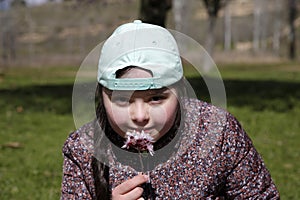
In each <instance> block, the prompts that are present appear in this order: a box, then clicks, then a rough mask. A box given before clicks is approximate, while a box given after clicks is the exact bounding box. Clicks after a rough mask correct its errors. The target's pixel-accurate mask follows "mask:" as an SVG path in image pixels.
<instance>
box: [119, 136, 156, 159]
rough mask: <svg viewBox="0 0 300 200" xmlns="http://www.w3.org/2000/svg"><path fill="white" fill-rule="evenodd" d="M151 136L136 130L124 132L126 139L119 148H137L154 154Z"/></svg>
mask: <svg viewBox="0 0 300 200" xmlns="http://www.w3.org/2000/svg"><path fill="white" fill-rule="evenodd" d="M153 143H154V140H153V138H152V137H151V136H150V135H148V134H146V133H145V132H144V131H141V132H138V131H133V132H129V131H128V132H126V141H125V143H124V145H123V146H122V147H121V148H123V149H124V148H127V149H129V148H130V147H132V148H135V149H137V150H138V151H147V150H148V151H149V153H150V155H151V156H153V155H154V150H153Z"/></svg>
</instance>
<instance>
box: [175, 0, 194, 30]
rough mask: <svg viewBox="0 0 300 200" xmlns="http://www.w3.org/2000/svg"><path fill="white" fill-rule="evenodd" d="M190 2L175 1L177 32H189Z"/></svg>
mask: <svg viewBox="0 0 300 200" xmlns="http://www.w3.org/2000/svg"><path fill="white" fill-rule="evenodd" d="M189 5H190V4H189V2H188V1H182V0H173V13H174V22H175V30H177V31H180V32H183V33H187V31H188V25H189V23H188V17H189V16H188V14H189V13H190V7H189Z"/></svg>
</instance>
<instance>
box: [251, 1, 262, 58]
mask: <svg viewBox="0 0 300 200" xmlns="http://www.w3.org/2000/svg"><path fill="white" fill-rule="evenodd" d="M260 1H261V0H254V25H253V51H254V52H258V51H259V49H260V45H259V43H260V37H261V6H260Z"/></svg>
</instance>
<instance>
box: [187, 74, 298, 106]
mask: <svg viewBox="0 0 300 200" xmlns="http://www.w3.org/2000/svg"><path fill="white" fill-rule="evenodd" d="M189 82H190V84H191V85H192V86H193V88H194V89H195V91H197V95H198V98H199V99H203V100H205V101H208V102H210V97H209V93H208V90H207V88H206V85H205V82H204V81H203V79H201V78H192V79H189ZM224 85H225V90H226V95H227V105H228V106H236V107H242V106H247V107H250V108H251V109H253V110H258V111H261V110H273V111H277V112H286V111H288V110H291V109H293V108H294V107H295V106H297V104H298V102H299V100H300V83H295V82H281V81H268V80H230V79H227V80H226V79H225V80H224Z"/></svg>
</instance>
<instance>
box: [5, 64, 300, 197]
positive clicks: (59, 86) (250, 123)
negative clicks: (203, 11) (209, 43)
mask: <svg viewBox="0 0 300 200" xmlns="http://www.w3.org/2000/svg"><path fill="white" fill-rule="evenodd" d="M219 69H220V72H221V74H222V76H223V80H224V83H225V87H226V92H227V108H228V110H229V111H230V112H231V113H233V114H234V115H235V116H236V117H237V118H238V119H239V121H240V122H241V123H242V125H243V127H244V129H245V130H246V131H247V133H248V134H249V135H250V137H251V138H252V140H253V142H254V144H255V146H256V148H257V150H258V151H259V152H260V153H261V155H262V156H263V158H264V160H265V163H266V165H267V167H268V168H269V170H270V172H271V174H272V177H273V179H274V181H275V183H276V185H277V187H278V189H279V191H280V193H281V197H282V199H299V198H300V190H299V187H300V178H299V177H300V163H299V158H300V155H299V154H300V151H299V141H300V135H299V131H300V123H299V116H300V101H299V100H300V90H299V88H300V68H299V64H298V66H297V64H295V63H276V64H263V65H259V64H255V65H249V64H247V65H246V64H234V65H229V64H227V65H219ZM76 70H77V69H76V67H49V68H24V67H22V68H8V69H7V70H6V71H5V72H4V73H3V74H2V75H1V74H0V199H12V200H13V199H59V194H60V182H61V173H62V155H61V147H62V145H63V142H64V140H65V139H66V137H67V136H68V134H69V133H70V132H71V131H72V130H74V124H73V119H72V106H71V100H72V99H71V95H72V87H73V81H74V76H75V73H76ZM189 81H190V82H191V84H192V85H194V87H195V88H196V91H197V94H198V96H199V98H203V99H205V100H209V98H208V95H207V92H206V91H205V86H204V85H205V84H204V83H203V81H202V79H200V78H199V77H194V76H191V75H189Z"/></svg>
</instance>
